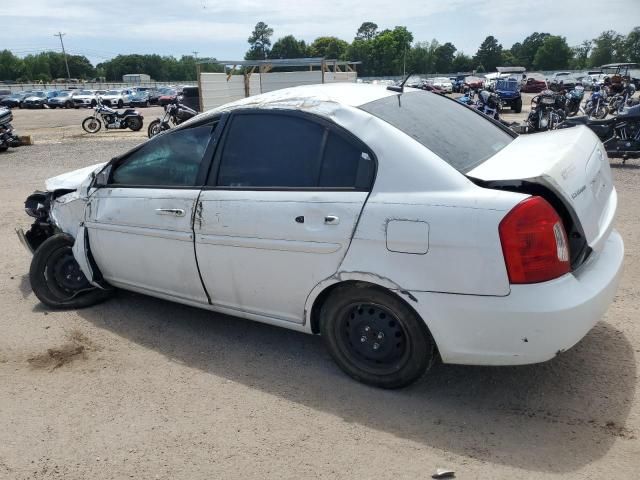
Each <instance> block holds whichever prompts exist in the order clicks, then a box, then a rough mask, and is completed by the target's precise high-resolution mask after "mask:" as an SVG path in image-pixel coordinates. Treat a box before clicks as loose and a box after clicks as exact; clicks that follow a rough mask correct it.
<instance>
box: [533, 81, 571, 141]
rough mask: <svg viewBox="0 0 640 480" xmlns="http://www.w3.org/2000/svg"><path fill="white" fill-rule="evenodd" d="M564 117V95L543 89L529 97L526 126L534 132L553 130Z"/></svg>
mask: <svg viewBox="0 0 640 480" xmlns="http://www.w3.org/2000/svg"><path fill="white" fill-rule="evenodd" d="M564 118H565V111H564V96H561V95H556V93H555V92H553V91H551V90H543V91H542V92H540V94H539V95H536V96H535V97H533V98H532V99H531V111H530V112H529V115H528V117H527V126H528V127H529V129H530V130H532V131H534V132H544V131H546V130H554V129H555V128H556V127H557V126H558V125H559V124H560V122H562V121H563V120H564Z"/></svg>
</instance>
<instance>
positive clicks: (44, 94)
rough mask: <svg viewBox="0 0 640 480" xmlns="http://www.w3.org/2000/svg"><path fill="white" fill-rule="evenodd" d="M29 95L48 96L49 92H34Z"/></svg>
mask: <svg viewBox="0 0 640 480" xmlns="http://www.w3.org/2000/svg"><path fill="white" fill-rule="evenodd" d="M29 95H30V96H32V97H46V96H47V94H46V93H44V92H33V93H30V94H29Z"/></svg>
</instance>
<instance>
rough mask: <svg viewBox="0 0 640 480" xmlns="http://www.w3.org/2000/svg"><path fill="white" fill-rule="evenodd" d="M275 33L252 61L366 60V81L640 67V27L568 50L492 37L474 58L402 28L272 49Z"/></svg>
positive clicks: (262, 41)
mask: <svg viewBox="0 0 640 480" xmlns="http://www.w3.org/2000/svg"><path fill="white" fill-rule="evenodd" d="M272 36H273V29H272V28H270V27H269V26H268V25H267V24H266V23H264V22H258V23H257V24H256V26H255V28H254V30H253V32H251V35H250V36H249V38H248V43H249V50H248V51H247V53H246V54H245V58H246V59H247V60H252V59H269V58H272V59H276V58H299V57H326V58H332V59H333V58H335V59H339V60H350V61H361V62H362V65H360V66H358V72H359V74H360V75H361V76H380V75H400V74H402V73H403V72H404V71H407V72H416V73H452V72H469V71H477V72H480V73H482V72H491V71H495V68H496V67H497V66H501V65H502V66H516V65H517V66H522V67H525V68H526V69H527V70H560V69H573V70H579V69H584V68H589V67H599V66H600V65H604V64H607V63H613V62H639V63H640V27H635V28H634V29H633V30H631V32H629V33H628V34H627V35H621V34H619V33H618V32H615V31H613V30H608V31H605V32H602V33H601V34H600V35H599V36H598V37H596V38H594V39H592V40H585V41H583V42H582V43H581V44H580V45H577V46H573V47H571V46H569V44H568V43H567V40H566V38H565V37H562V36H560V35H552V34H550V33H539V32H534V33H532V34H531V35H529V36H528V37H526V38H525V39H524V40H523V41H522V42H516V43H514V44H513V45H512V46H511V48H504V47H503V46H502V45H501V44H500V42H499V41H498V39H497V38H495V37H494V36H493V35H489V36H488V37H486V38H485V39H484V41H483V42H482V44H481V45H480V47H479V48H478V50H477V51H476V53H475V54H474V55H473V56H471V55H467V54H465V53H464V52H462V51H460V50H458V49H457V48H456V46H455V45H454V44H453V43H451V42H446V43H442V44H441V43H440V42H438V41H437V40H435V39H434V40H431V41H430V42H416V43H413V34H412V33H411V32H409V31H408V30H407V28H406V27H402V26H398V27H395V28H393V29H392V30H391V29H384V30H380V29H379V27H378V25H377V24H375V23H374V22H364V23H362V25H361V26H360V28H358V30H357V32H356V35H355V37H354V39H353V41H352V42H351V43H349V42H346V41H344V40H341V39H339V38H337V37H319V38H317V39H315V40H314V41H313V42H311V43H310V44H308V45H307V44H306V43H305V41H304V40H298V39H297V38H295V37H294V36H293V35H286V36H284V37H281V38H279V39H278V40H276V41H275V42H274V43H273V45H272V44H271V37H272Z"/></svg>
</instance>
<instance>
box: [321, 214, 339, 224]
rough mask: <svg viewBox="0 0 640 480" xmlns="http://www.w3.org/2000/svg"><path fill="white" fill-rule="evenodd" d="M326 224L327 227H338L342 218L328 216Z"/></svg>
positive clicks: (325, 218)
mask: <svg viewBox="0 0 640 480" xmlns="http://www.w3.org/2000/svg"><path fill="white" fill-rule="evenodd" d="M324 223H326V224H327V225H337V224H339V223H340V218H339V217H336V216H335V215H327V216H326V217H324Z"/></svg>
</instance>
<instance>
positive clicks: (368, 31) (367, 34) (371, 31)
mask: <svg viewBox="0 0 640 480" xmlns="http://www.w3.org/2000/svg"><path fill="white" fill-rule="evenodd" d="M377 34H378V25H376V24H375V23H373V22H363V23H362V25H360V28H358V31H357V32H356V39H357V40H373V38H374V37H375V36H376V35H377Z"/></svg>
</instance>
